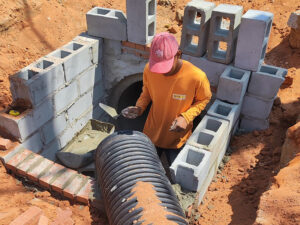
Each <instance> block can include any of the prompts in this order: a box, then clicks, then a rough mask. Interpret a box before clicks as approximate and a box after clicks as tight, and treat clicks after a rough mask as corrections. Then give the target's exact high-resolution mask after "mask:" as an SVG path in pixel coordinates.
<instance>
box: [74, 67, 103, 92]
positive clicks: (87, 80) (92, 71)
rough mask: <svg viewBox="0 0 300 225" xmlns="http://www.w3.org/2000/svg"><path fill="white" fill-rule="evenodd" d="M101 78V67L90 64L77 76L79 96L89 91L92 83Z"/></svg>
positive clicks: (92, 85)
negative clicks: (89, 66) (90, 65)
mask: <svg viewBox="0 0 300 225" xmlns="http://www.w3.org/2000/svg"><path fill="white" fill-rule="evenodd" d="M101 80H102V67H101V66H100V65H98V66H92V67H91V68H89V69H88V70H86V71H85V72H83V73H82V74H81V75H80V76H79V77H78V78H77V81H78V83H79V94H80V96H81V95H83V94H85V93H86V92H88V91H90V90H91V89H92V88H93V87H94V85H95V84H96V83H98V82H100V81H101Z"/></svg>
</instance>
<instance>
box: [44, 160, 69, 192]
mask: <svg viewBox="0 0 300 225" xmlns="http://www.w3.org/2000/svg"><path fill="white" fill-rule="evenodd" d="M65 170H66V168H65V167H64V166H62V165H59V164H57V163H54V165H53V166H52V167H51V168H50V169H49V170H47V171H46V172H45V173H44V174H43V175H42V176H41V177H40V178H39V183H40V184H41V185H42V186H43V187H45V188H48V189H49V188H50V184H51V183H52V182H54V181H55V179H56V178H58V177H59V175H61V174H62V173H63V172H64V171H65Z"/></svg>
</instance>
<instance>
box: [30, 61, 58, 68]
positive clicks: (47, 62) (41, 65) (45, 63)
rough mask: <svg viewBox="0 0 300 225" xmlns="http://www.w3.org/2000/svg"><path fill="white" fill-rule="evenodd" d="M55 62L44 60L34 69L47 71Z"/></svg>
mask: <svg viewBox="0 0 300 225" xmlns="http://www.w3.org/2000/svg"><path fill="white" fill-rule="evenodd" d="M53 64H54V63H53V62H50V61H47V60H42V61H40V62H38V63H37V64H35V65H34V67H36V68H39V69H47V68H48V67H49V66H51V65H53Z"/></svg>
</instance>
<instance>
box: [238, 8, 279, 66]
mask: <svg viewBox="0 0 300 225" xmlns="http://www.w3.org/2000/svg"><path fill="white" fill-rule="evenodd" d="M273 16H274V15H273V14H272V13H270V12H264V11H259V10H248V11H247V13H245V14H244V15H243V17H242V22H241V25H240V31H239V35H238V40H237V47H236V56H235V61H234V66H236V67H238V68H241V69H245V70H251V71H257V70H258V68H259V66H260V64H261V61H262V59H263V58H264V56H265V53H266V46H267V43H268V39H269V35H270V31H271V26H272V21H273Z"/></svg>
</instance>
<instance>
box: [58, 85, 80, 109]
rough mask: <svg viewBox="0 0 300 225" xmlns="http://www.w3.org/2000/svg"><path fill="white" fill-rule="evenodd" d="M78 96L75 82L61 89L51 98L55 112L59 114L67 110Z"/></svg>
mask: <svg viewBox="0 0 300 225" xmlns="http://www.w3.org/2000/svg"><path fill="white" fill-rule="evenodd" d="M78 96H79V91H78V87H77V82H72V83H71V84H70V85H69V86H66V87H65V88H63V89H61V90H60V91H59V92H57V93H56V94H55V95H54V97H53V102H54V107H55V112H57V113H60V112H61V111H63V110H65V109H66V108H68V107H69V106H70V105H71V104H72V103H74V101H75V99H76V98H77V97H78Z"/></svg>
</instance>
